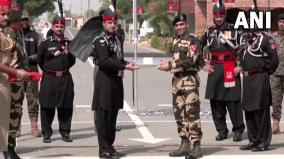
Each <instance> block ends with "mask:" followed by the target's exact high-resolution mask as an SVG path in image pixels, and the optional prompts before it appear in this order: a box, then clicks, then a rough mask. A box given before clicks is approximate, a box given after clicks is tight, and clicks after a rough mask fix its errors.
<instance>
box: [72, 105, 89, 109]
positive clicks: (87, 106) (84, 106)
mask: <svg viewBox="0 0 284 159" xmlns="http://www.w3.org/2000/svg"><path fill="white" fill-rule="evenodd" d="M75 108H91V105H75Z"/></svg>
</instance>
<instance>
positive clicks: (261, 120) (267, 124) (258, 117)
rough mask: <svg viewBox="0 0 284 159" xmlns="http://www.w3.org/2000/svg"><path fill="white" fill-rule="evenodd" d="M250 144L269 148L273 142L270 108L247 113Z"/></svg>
mask: <svg viewBox="0 0 284 159" xmlns="http://www.w3.org/2000/svg"><path fill="white" fill-rule="evenodd" d="M245 117H246V124H247V131H248V138H249V142H251V143H257V144H263V146H264V147H268V146H269V145H270V142H271V136H272V133H271V119H270V107H267V108H265V109H260V110H255V111H245Z"/></svg>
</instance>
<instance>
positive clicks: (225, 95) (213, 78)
mask: <svg viewBox="0 0 284 159" xmlns="http://www.w3.org/2000/svg"><path fill="white" fill-rule="evenodd" d="M220 34H223V37H226V38H227V39H228V41H230V42H231V44H228V43H224V42H221V40H220V36H221V35H220ZM238 36H239V33H238V32H236V31H235V30H234V29H233V28H232V27H231V26H229V25H226V26H225V27H224V28H222V29H220V28H218V27H217V26H212V27H210V28H208V30H207V31H206V32H205V33H204V35H203V36H202V37H201V41H202V44H203V46H204V47H205V50H206V51H205V52H204V56H206V54H210V53H214V52H232V53H236V49H237V46H238V38H239V37H238ZM235 47H236V48H235ZM236 54H237V53H236ZM236 64H237V63H236ZM211 65H213V67H214V72H213V73H211V74H209V75H208V79H207V85H206V92H205V98H206V99H212V100H222V101H238V100H240V98H241V82H240V77H239V75H238V76H237V77H236V78H235V80H236V81H235V86H234V87H230V88H225V86H224V65H223V64H222V63H211Z"/></svg>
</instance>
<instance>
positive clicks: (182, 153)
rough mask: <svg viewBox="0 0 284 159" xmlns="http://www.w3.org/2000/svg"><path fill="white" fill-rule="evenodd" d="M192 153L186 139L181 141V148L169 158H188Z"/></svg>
mask: <svg viewBox="0 0 284 159" xmlns="http://www.w3.org/2000/svg"><path fill="white" fill-rule="evenodd" d="M190 152H191V148H190V142H189V141H188V140H186V139H183V140H182V141H181V145H180V147H179V148H178V149H177V150H176V151H173V152H170V153H169V156H170V157H179V156H187V155H189V154H190Z"/></svg>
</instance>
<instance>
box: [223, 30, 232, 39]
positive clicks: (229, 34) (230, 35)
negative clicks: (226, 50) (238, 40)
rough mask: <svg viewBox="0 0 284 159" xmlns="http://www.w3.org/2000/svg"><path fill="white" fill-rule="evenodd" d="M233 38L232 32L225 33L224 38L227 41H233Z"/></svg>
mask: <svg viewBox="0 0 284 159" xmlns="http://www.w3.org/2000/svg"><path fill="white" fill-rule="evenodd" d="M231 37H232V32H231V31H225V32H224V38H225V39H231Z"/></svg>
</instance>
